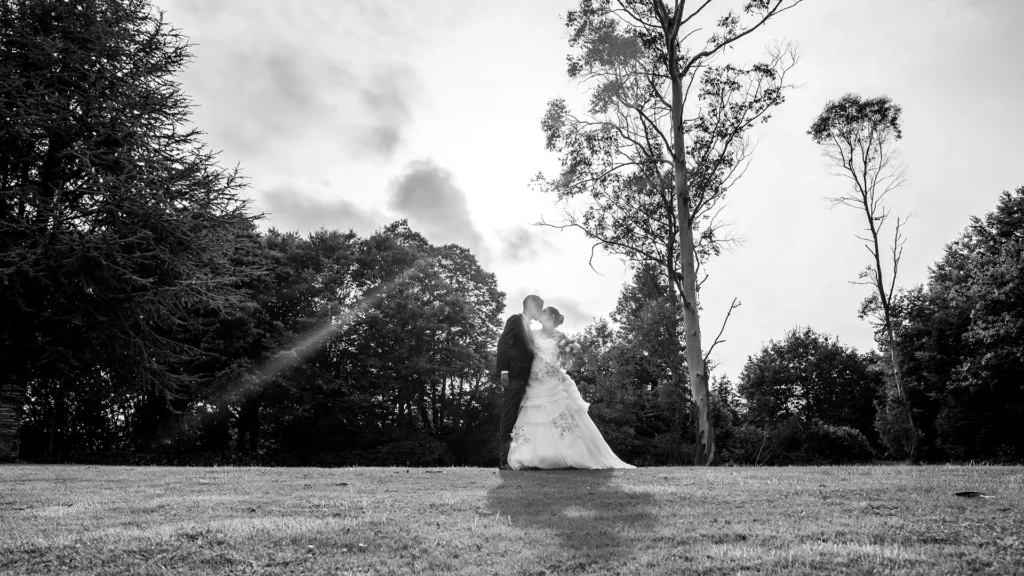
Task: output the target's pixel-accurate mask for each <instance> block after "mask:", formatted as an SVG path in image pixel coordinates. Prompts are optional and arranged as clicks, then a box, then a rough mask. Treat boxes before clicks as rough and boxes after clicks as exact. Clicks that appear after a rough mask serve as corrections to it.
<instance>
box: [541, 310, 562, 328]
mask: <svg viewBox="0 0 1024 576" xmlns="http://www.w3.org/2000/svg"><path fill="white" fill-rule="evenodd" d="M541 314H548V315H549V316H551V319H552V320H554V321H555V328H558V327H559V326H561V325H562V322H565V316H562V314H561V313H559V312H558V308H555V307H554V306H548V307H547V308H545V309H543V310H541Z"/></svg>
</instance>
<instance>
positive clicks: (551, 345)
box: [530, 330, 562, 380]
mask: <svg viewBox="0 0 1024 576" xmlns="http://www.w3.org/2000/svg"><path fill="white" fill-rule="evenodd" d="M533 342H534V350H535V355H534V357H533V366H532V367H531V368H530V379H531V380H540V379H543V378H551V377H559V376H561V375H562V367H561V366H559V364H558V338H557V337H555V338H550V337H547V336H543V335H541V333H540V331H539V330H538V331H535V332H534V335H533Z"/></svg>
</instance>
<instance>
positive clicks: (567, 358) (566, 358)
mask: <svg viewBox="0 0 1024 576" xmlns="http://www.w3.org/2000/svg"><path fill="white" fill-rule="evenodd" d="M582 352H583V348H582V347H581V346H580V345H579V343H578V342H576V341H574V340H570V339H568V338H563V339H562V341H561V342H559V343H558V359H559V361H560V362H561V363H562V366H564V367H565V369H566V370H571V369H572V366H573V360H575V359H576V357H578V356H579V355H580V354H581V353H582Z"/></svg>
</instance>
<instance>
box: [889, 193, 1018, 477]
mask: <svg viewBox="0 0 1024 576" xmlns="http://www.w3.org/2000/svg"><path fill="white" fill-rule="evenodd" d="M1022 230H1024V187H1021V188H1018V189H1017V190H1016V191H1014V192H1004V193H1003V194H1002V195H1001V196H1000V198H999V204H998V205H997V206H996V208H995V210H994V211H992V212H990V213H988V214H986V215H984V217H972V218H971V222H970V224H969V225H968V226H967V228H966V229H965V230H964V231H963V233H962V234H961V235H960V237H959V238H957V239H956V240H955V241H953V242H951V243H950V244H948V245H947V246H946V248H945V252H944V254H943V256H942V258H941V259H940V260H939V261H938V262H936V263H935V265H933V266H932V267H931V269H930V271H929V278H928V283H927V285H925V286H918V287H915V288H913V289H911V290H905V291H901V292H898V293H897V295H896V298H894V300H893V316H894V319H895V320H896V322H895V331H896V340H897V344H898V346H899V347H900V352H901V358H903V359H904V362H905V364H904V368H905V373H906V374H907V378H908V379H911V380H912V381H913V382H914V384H915V386H914V387H913V388H911V389H910V390H908V393H909V394H908V402H909V404H910V406H911V407H912V408H913V410H914V416H915V419H916V422H917V423H918V425H919V427H920V428H921V430H922V432H923V433H924V436H923V446H922V448H923V455H924V456H925V457H928V458H930V459H949V458H954V459H957V460H970V459H984V460H996V461H998V460H1002V461H1014V460H1020V459H1021V458H1022V457H1024V443H1022V441H1021V435H1020V434H1019V422H1020V421H1021V418H1024V386H1022V385H1021V383H1022V382H1024V359H1022V357H1021V342H1022V341H1024V283H1022V280H1021V279H1022V278H1024V232H1022ZM871 304H872V305H873V306H876V307H877V306H878V303H877V301H874V302H872V303H871ZM885 338H886V336H885V334H884V333H883V332H882V331H881V330H878V331H876V339H877V340H879V341H880V342H882V341H884V339H885Z"/></svg>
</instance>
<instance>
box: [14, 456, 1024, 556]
mask: <svg viewBox="0 0 1024 576" xmlns="http://www.w3.org/2000/svg"><path fill="white" fill-rule="evenodd" d="M963 490H977V491H981V492H984V493H986V494H990V495H993V496H995V498H991V499H985V498H961V497H956V496H953V495H952V493H953V492H957V491H963ZM23 573H24V574H119V575H124V574H207V573H224V574H448V573H455V574H582V573H593V574H606V573H607V574H686V573H701V574H781V573H786V574H978V573H993V574H1015V573H1016V574H1024V468H1021V467H951V466H943V467H909V466H908V467H903V466H885V467H824V468H647V469H639V470H629V471H618V472H588V471H532V472H502V473H498V472H497V471H496V470H491V469H478V468H444V469H437V468H435V469H416V468H412V469H405V468H335V469H316V468H123V467H99V466H27V465H8V466H0V574H23Z"/></svg>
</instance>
